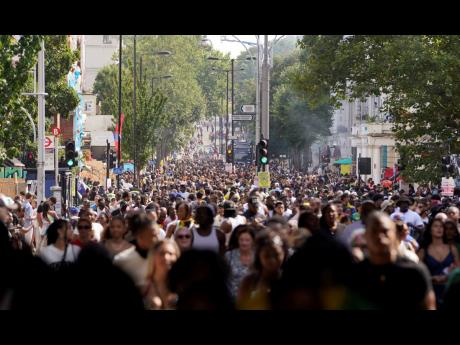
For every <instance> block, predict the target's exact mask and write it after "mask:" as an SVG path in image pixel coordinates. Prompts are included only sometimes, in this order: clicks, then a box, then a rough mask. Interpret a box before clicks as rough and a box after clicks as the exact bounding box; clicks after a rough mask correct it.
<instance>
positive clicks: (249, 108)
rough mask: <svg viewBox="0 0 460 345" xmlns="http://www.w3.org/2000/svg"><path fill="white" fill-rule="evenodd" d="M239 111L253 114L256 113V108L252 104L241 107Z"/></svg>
mask: <svg viewBox="0 0 460 345" xmlns="http://www.w3.org/2000/svg"><path fill="white" fill-rule="evenodd" d="M241 111H242V112H243V113H254V112H255V111H256V107H255V105H254V104H247V105H242V106H241Z"/></svg>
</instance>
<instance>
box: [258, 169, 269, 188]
mask: <svg viewBox="0 0 460 345" xmlns="http://www.w3.org/2000/svg"><path fill="white" fill-rule="evenodd" d="M257 176H258V177H259V187H260V188H270V173H269V172H268V171H259V172H258V174H257Z"/></svg>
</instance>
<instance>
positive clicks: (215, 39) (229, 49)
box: [207, 35, 280, 58]
mask: <svg viewBox="0 0 460 345" xmlns="http://www.w3.org/2000/svg"><path fill="white" fill-rule="evenodd" d="M226 36H227V38H228V39H234V38H233V37H232V35H226ZM279 36H280V35H278V37H279ZM207 37H208V38H209V39H210V40H211V42H212V45H213V47H214V48H215V49H217V50H220V51H222V52H224V53H230V55H231V57H232V58H236V57H237V56H238V55H239V54H240V53H241V52H242V51H244V50H245V49H244V47H243V46H242V45H241V43H238V42H225V41H224V42H221V40H220V38H221V35H207ZM275 37H276V35H269V36H268V39H270V40H271V39H274V38H275ZM238 38H239V39H240V40H241V41H247V42H254V43H255V42H256V41H257V40H256V36H255V35H238ZM260 39H261V40H263V35H261V36H260ZM248 48H249V46H248Z"/></svg>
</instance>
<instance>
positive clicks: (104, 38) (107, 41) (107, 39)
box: [102, 35, 112, 44]
mask: <svg viewBox="0 0 460 345" xmlns="http://www.w3.org/2000/svg"><path fill="white" fill-rule="evenodd" d="M102 43H104V44H111V43H112V40H111V39H110V35H104V36H102Z"/></svg>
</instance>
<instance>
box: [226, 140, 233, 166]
mask: <svg viewBox="0 0 460 345" xmlns="http://www.w3.org/2000/svg"><path fill="white" fill-rule="evenodd" d="M226 162H227V163H232V162H233V148H232V144H230V145H228V146H227V151H226Z"/></svg>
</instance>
